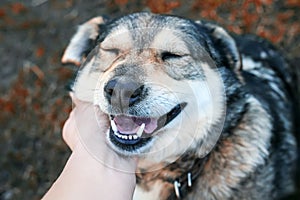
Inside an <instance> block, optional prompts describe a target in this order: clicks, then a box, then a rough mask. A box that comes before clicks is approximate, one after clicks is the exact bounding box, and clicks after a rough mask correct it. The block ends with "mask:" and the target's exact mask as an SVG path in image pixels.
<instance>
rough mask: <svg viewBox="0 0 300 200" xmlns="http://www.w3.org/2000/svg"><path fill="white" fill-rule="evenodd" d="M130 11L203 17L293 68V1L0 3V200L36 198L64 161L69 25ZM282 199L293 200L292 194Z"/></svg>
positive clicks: (70, 69)
mask: <svg viewBox="0 0 300 200" xmlns="http://www.w3.org/2000/svg"><path fill="white" fill-rule="evenodd" d="M136 11H152V12H156V13H171V14H177V15H181V16H184V17H189V18H192V19H200V18H204V19H206V20H213V21H216V22H218V23H219V24H221V25H223V26H224V27H226V28H227V29H228V30H230V31H231V32H234V33H238V34H243V33H251V34H257V35H260V36H262V37H264V38H267V39H268V40H270V41H272V42H273V43H274V44H275V45H276V46H277V47H278V48H279V49H281V50H282V51H283V52H284V53H285V54H286V55H287V57H288V58H289V59H290V61H291V63H292V66H293V68H294V69H295V71H296V69H298V68H299V65H298V63H299V62H300V54H299V52H300V35H299V33H300V23H299V22H300V15H299V13H300V12H299V11H300V0H287V1H272V0H251V1H239V0H234V1H228V2H227V1H226V0H218V1H215V0H206V1H203V0H190V1H183V0H156V1H155V0H141V1H138V0H98V1H96V0H95V1H84V0H65V1H63V0H23V1H14V0H1V2H0V55H1V57H0V66H1V67H0V95H1V96H0V130H1V133H0V199H1V200H10V199H39V198H40V197H41V196H42V195H43V194H44V193H45V191H46V190H47V189H48V188H49V186H50V185H51V183H52V182H53V181H54V180H55V179H56V178H57V176H58V174H59V173H60V171H61V170H62V168H63V166H64V164H65V162H66V160H67V158H68V156H69V155H70V151H69V150H68V148H67V146H66V145H65V144H64V142H63V141H62V138H61V128H62V126H63V123H64V121H65V119H66V118H67V116H68V113H69V112H70V109H71V100H70V99H69V98H68V94H67V92H66V90H65V86H66V85H67V83H68V82H69V80H70V78H71V77H72V76H73V74H74V72H75V71H76V67H74V66H63V65H62V64H61V63H60V59H61V55H62V53H63V50H64V48H65V47H66V45H67V43H68V41H69V39H70V37H71V36H72V34H73V33H74V32H75V30H76V26H77V25H78V24H80V23H82V22H84V21H86V20H88V19H89V18H92V17H94V16H97V15H106V16H109V17H116V16H120V15H124V14H127V13H132V12H136ZM298 83H299V82H298ZM295 85H297V82H295ZM295 93H297V94H300V93H299V91H295ZM298 178H299V177H298ZM290 199H300V195H299V190H298V193H297V194H295V195H293V196H292V197H290Z"/></svg>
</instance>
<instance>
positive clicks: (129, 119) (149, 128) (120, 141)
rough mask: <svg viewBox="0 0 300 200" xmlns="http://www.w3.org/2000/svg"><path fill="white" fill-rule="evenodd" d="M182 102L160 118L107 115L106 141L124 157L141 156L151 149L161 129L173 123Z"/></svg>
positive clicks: (179, 111) (182, 106)
mask: <svg viewBox="0 0 300 200" xmlns="http://www.w3.org/2000/svg"><path fill="white" fill-rule="evenodd" d="M186 105H187V103H185V102H183V103H180V104H177V105H176V106H174V107H173V108H172V109H171V110H170V111H169V112H167V113H166V114H164V115H162V116H160V117H150V116H149V117H140V116H132V115H130V116H129V115H124V114H119V115H109V116H110V120H111V123H110V128H109V131H108V132H107V139H108V142H109V144H110V145H111V147H112V148H113V149H114V150H115V151H116V152H117V153H120V154H123V155H125V156H131V155H141V154H143V153H146V152H147V150H149V149H150V148H151V146H152V145H151V144H152V143H153V141H154V140H155V137H159V134H157V133H159V132H160V130H161V129H163V128H164V127H165V126H166V125H167V124H169V123H170V122H171V121H173V120H174V119H175V118H176V117H177V116H178V115H179V114H180V113H181V112H182V110H183V109H184V108H185V107H186Z"/></svg>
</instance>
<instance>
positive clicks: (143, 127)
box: [136, 123, 145, 137]
mask: <svg viewBox="0 0 300 200" xmlns="http://www.w3.org/2000/svg"><path fill="white" fill-rule="evenodd" d="M144 129H145V124H144V123H142V125H141V126H140V128H139V130H138V131H137V132H136V134H137V136H139V137H141V136H142V134H143V131H144Z"/></svg>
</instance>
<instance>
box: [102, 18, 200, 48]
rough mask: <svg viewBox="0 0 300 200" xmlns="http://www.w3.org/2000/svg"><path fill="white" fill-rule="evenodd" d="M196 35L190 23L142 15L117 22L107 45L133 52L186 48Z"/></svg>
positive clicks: (108, 36)
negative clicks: (144, 49)
mask: <svg viewBox="0 0 300 200" xmlns="http://www.w3.org/2000/svg"><path fill="white" fill-rule="evenodd" d="M196 34H197V33H196V28H195V26H194V24H192V22H191V21H189V20H186V19H181V18H178V17H173V16H164V15H153V14H150V13H138V14H135V15H128V16H125V17H122V18H120V19H118V20H116V21H114V22H113V23H112V25H111V29H110V31H109V33H108V35H107V37H106V39H105V40H104V42H103V43H104V44H103V45H106V46H115V47H119V48H120V47H121V48H122V47H124V48H130V49H132V48H138V49H143V48H159V49H163V48H166V47H168V48H174V47H176V46H177V47H180V48H181V49H185V48H186V42H187V41H188V39H189V38H191V37H193V36H195V35H196ZM186 49H187V48H186Z"/></svg>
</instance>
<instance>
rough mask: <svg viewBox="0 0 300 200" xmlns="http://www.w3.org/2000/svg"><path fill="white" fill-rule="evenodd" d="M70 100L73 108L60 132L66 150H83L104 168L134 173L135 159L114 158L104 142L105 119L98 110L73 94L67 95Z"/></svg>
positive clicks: (107, 121)
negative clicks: (67, 147) (67, 148)
mask: <svg viewBox="0 0 300 200" xmlns="http://www.w3.org/2000/svg"><path fill="white" fill-rule="evenodd" d="M71 98H72V102H73V105H74V108H73V110H72V112H71V113H70V115H69V118H68V120H67V121H66V123H65V125H64V127H63V131H62V135H63V139H64V141H65V142H66V144H67V145H68V146H69V147H70V149H71V150H72V151H76V150H77V149H84V150H85V151H87V152H88V153H89V154H90V156H92V157H93V158H94V159H96V160H97V161H99V162H100V163H102V164H104V165H106V166H107V167H111V168H114V169H116V170H120V171H126V172H131V173H134V170H135V167H136V163H137V159H136V158H124V157H122V156H120V155H118V154H117V153H116V152H115V151H114V150H112V149H111V148H110V147H109V146H108V144H107V142H106V133H107V131H108V129H109V119H108V116H107V115H106V114H104V113H103V112H102V111H101V110H100V109H99V107H97V106H95V105H93V104H92V103H89V102H84V101H81V100H79V99H77V98H76V97H75V96H74V94H71Z"/></svg>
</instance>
